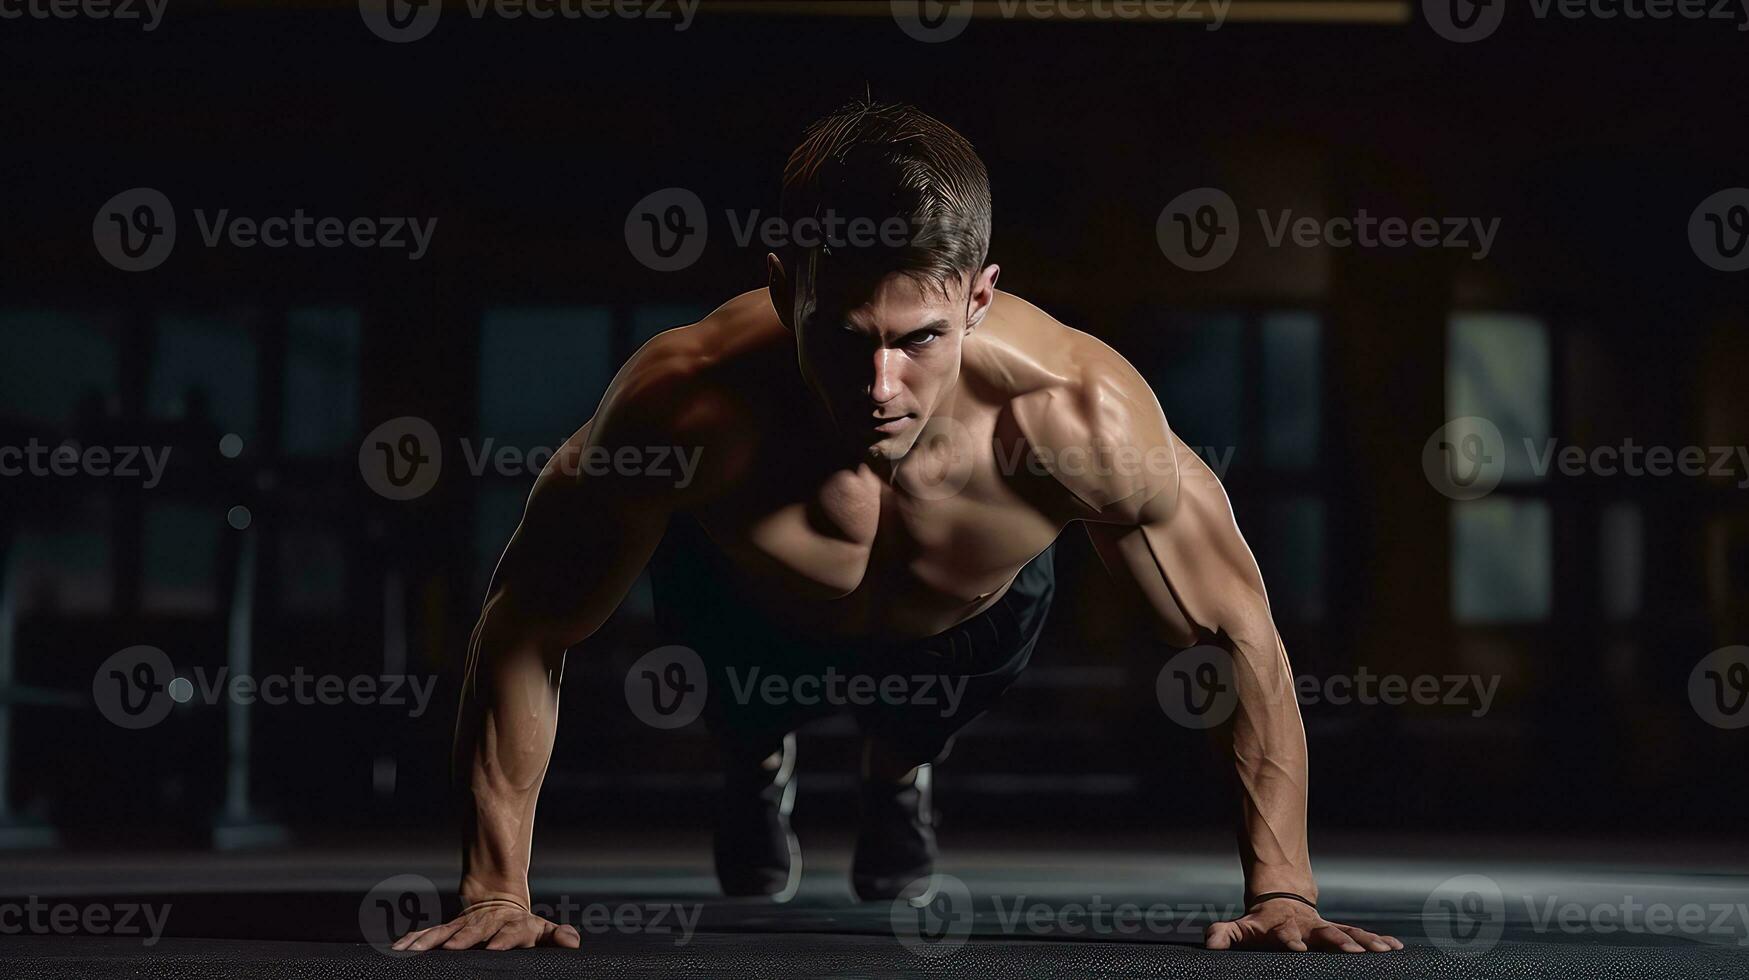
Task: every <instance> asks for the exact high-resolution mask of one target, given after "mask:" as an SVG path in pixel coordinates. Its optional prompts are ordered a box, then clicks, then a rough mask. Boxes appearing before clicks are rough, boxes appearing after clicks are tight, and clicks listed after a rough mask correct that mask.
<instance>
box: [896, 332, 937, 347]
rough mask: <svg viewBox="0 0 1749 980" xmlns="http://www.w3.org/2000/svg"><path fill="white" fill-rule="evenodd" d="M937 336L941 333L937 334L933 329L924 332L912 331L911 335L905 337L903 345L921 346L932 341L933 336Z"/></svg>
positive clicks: (933, 340)
mask: <svg viewBox="0 0 1749 980" xmlns="http://www.w3.org/2000/svg"><path fill="white" fill-rule="evenodd" d="M939 336H941V334H938V333H936V332H934V331H933V330H931V331H928V332H926V333H914V334H912V335H911V336H909V337H906V338H905V345H906V346H907V347H922V346H924V345H925V344H932V343H934V342H935V338H937V337H939Z"/></svg>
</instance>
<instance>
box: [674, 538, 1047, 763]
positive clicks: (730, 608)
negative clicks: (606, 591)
mask: <svg viewBox="0 0 1749 980" xmlns="http://www.w3.org/2000/svg"><path fill="white" fill-rule="evenodd" d="M1054 547H1055V546H1054V545H1053V546H1052V547H1049V548H1046V549H1045V550H1044V551H1043V552H1041V553H1040V554H1039V555H1037V556H1036V557H1034V558H1033V559H1032V560H1031V561H1030V562H1028V563H1027V564H1026V566H1025V567H1023V568H1022V569H1021V570H1020V572H1019V573H1018V574H1016V575H1015V577H1014V581H1013V583H1012V584H1011V585H1010V586H1009V587H1008V591H1007V592H1006V593H1004V594H1003V596H1002V598H1001V599H999V600H997V602H996V604H995V605H993V606H990V607H989V608H988V609H985V610H984V611H983V612H981V613H979V614H978V615H976V616H974V617H972V618H971V619H968V620H966V621H965V622H963V623H960V624H959V625H958V626H955V627H953V628H952V629H949V630H946V631H944V632H941V633H937V634H936V635H934V636H930V637H926V638H924V639H919V640H908V641H903V642H896V643H895V642H873V641H862V640H820V639H808V638H802V637H798V636H795V635H793V633H792V632H791V631H790V630H788V629H787V628H786V627H784V626H782V625H779V624H777V623H774V622H773V621H771V619H770V618H769V617H767V616H766V615H765V614H764V613H763V612H762V611H761V610H759V609H758V607H757V606H756V605H755V604H754V603H753V602H752V601H750V600H749V599H748V598H747V597H746V595H745V593H744V592H742V591H741V587H740V586H739V575H738V573H737V572H736V571H735V570H734V569H733V568H732V567H730V565H729V562H728V560H727V559H726V558H725V557H724V556H723V555H722V553H721V552H720V551H719V550H718V549H717V548H716V546H715V545H714V544H713V543H712V542H711V541H710V539H709V537H708V536H707V535H706V534H705V533H704V531H703V529H701V528H700V527H699V526H698V523H697V521H695V520H694V519H692V518H690V517H688V516H685V515H680V516H677V517H675V518H674V519H673V521H671V522H670V524H669V527H668V532H667V534H666V535H665V536H664V537H663V539H662V544H661V546H660V547H659V548H658V549H657V551H656V555H655V557H654V558H653V559H652V560H651V562H650V577H651V581H652V584H653V586H654V590H655V600H656V620H657V623H658V624H659V626H660V627H661V629H662V630H663V632H664V633H666V634H667V635H668V636H669V637H671V638H672V641H673V642H676V643H680V644H683V645H685V646H688V647H691V648H692V649H693V650H694V651H696V652H697V653H698V655H699V658H700V659H701V660H702V661H703V662H704V664H705V668H706V672H707V684H708V686H707V695H706V701H705V708H704V715H703V717H704V720H705V724H706V726H707V727H708V728H709V729H710V730H711V731H712V732H713V733H715V734H716V735H717V736H718V737H719V738H720V739H722V740H723V741H724V742H725V743H726V747H727V748H728V749H730V750H731V751H740V752H757V753H760V754H764V753H766V752H769V751H771V750H773V749H775V748H776V747H777V745H778V743H779V742H780V741H781V740H782V738H783V736H784V735H785V734H786V733H788V732H792V731H794V730H795V729H796V728H797V727H799V726H801V725H802V724H805V723H806V722H808V721H812V720H813V719H815V718H819V717H823V716H826V715H830V714H834V713H837V712H839V711H844V710H848V711H851V712H853V713H854V714H855V716H856V719H857V723H858V725H859V726H860V728H861V730H862V731H863V732H864V733H866V734H869V735H872V736H876V737H878V738H879V739H880V741H881V742H882V743H883V744H885V745H887V746H890V747H892V748H894V749H896V750H897V751H898V752H899V753H900V754H901V756H902V757H903V758H906V759H911V760H914V761H915V762H928V761H934V760H938V759H940V758H943V757H945V756H946V754H947V750H948V749H949V748H950V746H951V741H952V739H953V736H954V735H955V734H956V733H957V732H959V731H960V730H961V729H963V728H965V727H966V726H967V725H969V724H971V723H972V721H973V720H975V719H976V718H977V717H978V716H979V715H982V714H983V713H984V712H985V711H988V710H989V709H990V708H991V707H992V706H994V705H995V703H996V702H997V701H998V700H1000V699H1001V697H1002V694H1003V692H1005V691H1006V690H1007V689H1008V686H1009V685H1010V684H1012V683H1014V680H1015V678H1017V677H1019V676H1020V672H1021V671H1022V670H1024V669H1025V668H1026V665H1027V662H1028V661H1029V660H1030V659H1031V658H1032V651H1033V647H1035V646H1037V645H1038V638H1039V633H1040V632H1041V631H1042V630H1043V628H1044V622H1045V614H1046V613H1047V612H1048V611H1049V610H1050V606H1051V598H1052V596H1053V595H1054V594H1055V592H1056V576H1055V571H1054V569H1053V567H1052V552H1053V550H1054Z"/></svg>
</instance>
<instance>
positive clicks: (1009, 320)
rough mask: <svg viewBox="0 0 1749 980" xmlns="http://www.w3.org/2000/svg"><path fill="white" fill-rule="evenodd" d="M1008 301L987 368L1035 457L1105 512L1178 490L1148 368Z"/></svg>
mask: <svg viewBox="0 0 1749 980" xmlns="http://www.w3.org/2000/svg"><path fill="white" fill-rule="evenodd" d="M1000 301H1001V302H1002V304H1003V305H1002V309H1001V314H1002V315H1001V317H1000V319H999V320H998V321H997V324H996V329H995V330H993V331H991V334H990V336H989V337H987V338H986V340H987V341H988V343H987V345H986V346H987V347H988V348H989V349H988V350H987V351H986V352H984V353H985V355H986V356H985V360H986V363H985V364H983V365H981V366H980V367H981V369H982V371H983V373H985V374H987V375H988V376H989V377H991V378H992V379H994V386H995V389H996V390H997V391H998V392H999V393H1000V397H1001V398H1002V399H1003V400H1004V401H1005V403H1006V404H1005V414H1007V415H1008V416H1009V417H1011V418H1012V419H1013V421H1014V424H1015V427H1016V428H1017V429H1018V434H1019V435H1020V436H1021V437H1022V438H1024V440H1025V441H1026V443H1027V449H1028V450H1029V452H1030V453H1031V455H1032V456H1033V458H1035V459H1036V460H1039V461H1040V462H1042V463H1043V464H1044V465H1045V466H1046V467H1048V469H1049V470H1050V472H1051V474H1052V475H1053V476H1054V477H1055V478H1056V480H1057V482H1059V483H1061V484H1062V485H1063V486H1064V487H1065V488H1067V489H1068V490H1069V491H1070V492H1071V493H1073V494H1074V495H1075V496H1076V497H1077V498H1079V499H1080V500H1081V502H1082V503H1083V504H1085V505H1086V506H1087V507H1089V508H1091V509H1092V510H1093V511H1095V512H1097V513H1101V514H1107V513H1111V512H1112V511H1113V510H1114V508H1115V509H1117V510H1124V509H1127V508H1126V507H1124V506H1122V504H1123V502H1126V501H1127V502H1129V503H1130V504H1134V503H1136V502H1138V501H1143V500H1147V499H1151V498H1152V497H1154V496H1156V495H1158V494H1159V493H1161V492H1163V491H1165V490H1168V489H1170V488H1171V487H1173V486H1175V485H1176V481H1177V466H1176V462H1175V459H1176V452H1175V447H1174V445H1173V439H1172V435H1171V430H1170V429H1169V427H1168V426H1167V423H1166V418H1165V414H1164V413H1163V412H1162V411H1161V409H1160V403H1159V401H1158V400H1157V399H1156V398H1155V397H1154V390H1153V388H1152V386H1150V385H1149V384H1148V382H1147V380H1146V379H1145V378H1144V377H1142V375H1141V372H1139V371H1137V370H1136V368H1135V367H1134V366H1133V365H1131V364H1130V362H1129V361H1128V359H1126V358H1125V357H1124V356H1123V355H1122V354H1120V353H1118V352H1117V351H1116V350H1114V349H1113V348H1112V347H1111V346H1110V345H1108V344H1106V343H1105V342H1104V341H1102V340H1100V339H1099V338H1097V337H1095V336H1093V335H1092V334H1090V333H1087V332H1085V331H1082V330H1079V329H1076V328H1075V327H1072V326H1069V325H1068V324H1065V323H1063V322H1061V321H1059V320H1057V319H1056V318H1055V317H1052V316H1051V315H1049V314H1048V313H1045V312H1044V311H1043V310H1040V309H1039V308H1038V307H1036V306H1033V305H1032V304H1030V303H1028V302H1026V301H1025V300H1022V299H1020V298H1019V297H1017V296H1013V295H1011V294H1006V293H1004V294H1002V295H1001V297H1000Z"/></svg>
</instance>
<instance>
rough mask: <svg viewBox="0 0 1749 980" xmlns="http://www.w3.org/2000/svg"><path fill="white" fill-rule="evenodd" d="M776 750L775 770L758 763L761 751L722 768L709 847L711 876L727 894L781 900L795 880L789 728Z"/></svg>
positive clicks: (797, 851)
mask: <svg viewBox="0 0 1749 980" xmlns="http://www.w3.org/2000/svg"><path fill="white" fill-rule="evenodd" d="M782 751H783V761H782V762H781V763H780V764H779V765H778V767H777V770H776V771H775V772H773V771H771V770H769V769H766V768H764V767H763V766H762V765H760V763H761V762H762V761H764V760H763V757H754V758H752V759H750V760H745V761H740V760H737V761H736V762H733V763H731V765H730V766H728V767H727V768H726V769H725V770H724V772H723V792H722V796H721V797H720V799H719V801H718V806H717V827H716V834H715V837H714V839H713V840H712V842H711V852H712V854H713V856H714V857H715V858H716V865H717V882H718V883H719V884H721V885H722V887H723V894H724V895H727V896H729V897H731V898H746V897H750V896H763V897H765V898H769V899H771V900H772V901H774V902H787V901H789V900H790V899H792V898H794V897H795V894H796V889H797V888H799V887H800V886H801V883H802V850H801V846H800V845H799V844H798V843H797V841H796V835H795V834H794V833H793V832H792V831H791V830H790V827H789V813H790V810H791V808H793V807H794V806H795V802H796V780H795V774H796V737H795V733H793V732H792V733H790V734H788V735H785V736H784V738H783V749H782Z"/></svg>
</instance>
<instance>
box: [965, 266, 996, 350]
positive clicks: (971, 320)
mask: <svg viewBox="0 0 1749 980" xmlns="http://www.w3.org/2000/svg"><path fill="white" fill-rule="evenodd" d="M1000 275H1002V267H1001V266H999V265H996V264H995V263H991V264H990V265H987V266H985V267H984V268H983V270H982V271H980V272H978V273H977V274H976V275H974V276H972V284H971V288H970V289H968V290H967V291H966V332H967V333H970V332H972V331H973V330H975V329H977V327H978V324H980V323H983V322H984V317H985V315H986V314H988V313H989V312H990V305H991V304H992V303H994V302H995V301H996V279H997V277H998V276H1000Z"/></svg>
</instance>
